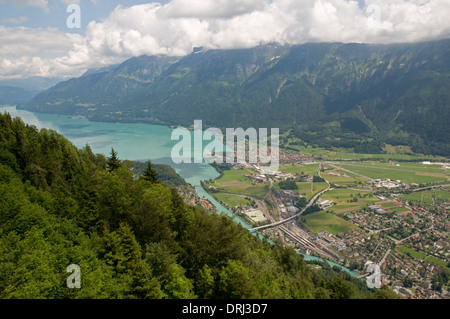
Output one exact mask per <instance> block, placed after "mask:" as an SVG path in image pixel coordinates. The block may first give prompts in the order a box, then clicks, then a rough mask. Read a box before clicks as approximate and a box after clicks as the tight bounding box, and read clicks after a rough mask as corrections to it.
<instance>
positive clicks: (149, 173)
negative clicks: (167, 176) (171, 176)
mask: <svg viewBox="0 0 450 319" xmlns="http://www.w3.org/2000/svg"><path fill="white" fill-rule="evenodd" d="M157 175H158V173H157V172H156V171H155V170H154V169H153V166H152V162H150V161H148V162H147V169H146V170H145V172H144V173H143V174H142V176H141V177H142V179H144V180H146V181H148V182H151V183H158V182H159V181H158V178H157V177H156V176H157Z"/></svg>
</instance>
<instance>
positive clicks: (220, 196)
mask: <svg viewBox="0 0 450 319" xmlns="http://www.w3.org/2000/svg"><path fill="white" fill-rule="evenodd" d="M213 195H214V197H215V198H216V199H217V200H218V201H223V202H225V203H227V204H228V205H229V206H230V207H235V206H239V205H241V206H246V205H250V203H251V202H250V201H249V200H247V199H245V198H243V197H240V196H237V195H231V194H225V193H214V194H213Z"/></svg>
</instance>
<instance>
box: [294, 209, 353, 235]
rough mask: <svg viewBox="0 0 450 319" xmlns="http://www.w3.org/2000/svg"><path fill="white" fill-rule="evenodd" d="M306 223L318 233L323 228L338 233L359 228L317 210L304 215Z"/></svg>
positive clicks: (312, 230) (313, 231)
mask: <svg viewBox="0 0 450 319" xmlns="http://www.w3.org/2000/svg"><path fill="white" fill-rule="evenodd" d="M302 218H303V219H304V220H305V222H304V225H305V226H306V227H307V228H308V229H309V230H310V231H311V232H312V233H315V234H317V233H318V232H320V231H322V230H326V231H328V232H329V233H331V234H333V235H336V234H339V233H342V232H345V231H348V230H350V229H355V228H357V226H356V225H354V224H352V223H350V222H348V221H346V220H344V219H342V218H340V217H338V216H336V215H334V214H331V213H327V212H325V211H320V212H316V213H313V214H310V215H306V216H304V217H302Z"/></svg>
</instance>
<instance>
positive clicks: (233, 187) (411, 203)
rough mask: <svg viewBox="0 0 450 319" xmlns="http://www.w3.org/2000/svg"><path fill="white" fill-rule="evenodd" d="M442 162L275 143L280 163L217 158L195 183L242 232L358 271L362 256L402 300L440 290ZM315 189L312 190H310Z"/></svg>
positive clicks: (444, 219)
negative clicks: (307, 151) (324, 153)
mask: <svg viewBox="0 0 450 319" xmlns="http://www.w3.org/2000/svg"><path fill="white" fill-rule="evenodd" d="M447 168H448V164H445V163H440V165H431V164H429V163H422V162H420V163H418V162H406V163H403V162H399V163H394V162H374V161H372V162H361V161H357V162H350V161H336V160H324V159H320V160H317V159H315V158H314V157H311V156H306V155H304V154H302V153H299V152H285V151H284V150H281V151H280V170H279V171H277V172H272V171H267V170H264V168H261V167H259V166H258V165H254V164H246V163H237V164H234V165H229V164H227V165H222V166H220V167H219V169H220V170H221V172H222V174H221V175H222V176H221V178H219V179H218V180H214V181H204V182H203V187H204V188H205V189H206V190H207V191H208V192H209V193H210V194H211V195H212V196H213V197H215V198H216V199H217V200H218V201H219V202H220V203H221V204H222V205H224V206H225V207H226V208H228V209H229V210H230V211H232V212H233V213H235V214H236V215H237V216H239V217H240V218H242V219H244V220H245V221H246V222H247V223H249V224H250V225H252V227H253V228H252V230H253V231H257V232H259V233H260V234H262V235H263V236H265V237H266V238H268V239H270V240H272V241H274V242H279V243H281V244H283V245H288V246H292V247H294V248H295V249H296V250H297V251H298V252H299V253H301V254H303V255H304V256H305V258H306V260H308V259H309V258H324V259H327V260H330V261H333V262H336V263H338V264H340V265H342V266H345V267H347V268H348V269H349V270H351V271H353V272H355V273H357V274H358V275H359V276H358V277H359V278H361V279H364V278H365V277H366V276H367V275H368V273H367V272H366V265H367V263H368V262H372V263H376V264H377V265H379V266H380V269H381V272H382V284H383V285H387V286H388V287H390V288H391V289H392V290H393V291H394V292H396V293H397V294H399V295H401V296H403V297H404V298H411V299H423V298H436V299H442V298H450V294H449V293H448V284H449V279H450V278H449V274H450V262H449V252H450V240H449V229H450V219H449V214H448V213H449V207H450V187H449V186H450V183H449V173H447ZM319 194H320V196H318V195H319Z"/></svg>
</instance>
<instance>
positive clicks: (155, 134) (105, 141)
mask: <svg viewBox="0 0 450 319" xmlns="http://www.w3.org/2000/svg"><path fill="white" fill-rule="evenodd" d="M0 112H1V113H4V112H7V113H10V114H11V116H12V117H16V116H19V117H21V118H22V120H23V121H24V122H25V123H27V124H29V125H34V126H36V127H37V128H39V129H42V128H48V129H53V130H55V131H57V132H58V133H60V134H62V135H63V136H64V137H66V138H67V139H68V140H70V141H71V142H72V143H73V144H74V145H75V146H77V147H78V148H81V147H84V146H86V145H87V144H88V145H89V146H90V147H91V148H92V151H93V152H94V153H100V154H104V155H105V156H108V155H109V154H110V153H111V148H114V150H115V151H117V153H118V156H119V158H120V159H128V160H132V161H147V160H151V161H152V162H153V163H156V164H167V165H170V166H172V167H173V168H174V169H175V170H176V172H177V173H178V174H179V175H180V176H181V177H183V178H184V179H185V180H186V181H187V182H188V183H190V184H191V185H192V186H194V187H195V189H196V190H197V193H198V194H199V196H200V197H205V198H207V199H208V200H210V201H211V202H212V203H213V204H214V205H215V206H216V209H217V210H218V211H219V212H223V213H225V214H227V215H229V216H232V217H233V219H234V221H235V222H237V223H239V224H241V225H242V226H243V227H245V228H247V229H250V228H251V227H250V226H249V225H248V224H247V223H245V222H244V221H243V220H241V219H240V218H239V217H237V216H235V215H234V214H233V213H231V212H230V211H229V210H227V209H226V208H225V207H223V206H222V205H221V204H220V203H218V202H217V201H216V200H215V199H214V198H213V197H212V196H211V195H209V194H208V193H207V192H206V191H205V190H204V189H203V187H202V186H201V183H200V181H202V180H209V179H215V178H217V177H218V176H219V173H218V172H217V171H216V170H215V169H214V168H213V167H212V166H211V165H209V164H207V163H202V164H195V163H192V164H175V163H174V162H173V161H172V157H171V152H172V148H173V147H174V146H175V145H176V144H177V143H178V142H179V141H172V140H171V136H172V131H173V130H172V129H170V128H169V127H166V126H160V125H150V124H135V123H110V122H92V121H89V120H88V119H84V118H72V117H71V116H68V115H56V114H45V113H34V112H29V111H24V110H17V109H16V108H15V107H9V106H8V107H6V106H1V107H0ZM205 144H206V143H205ZM204 146H205V145H204ZM302 255H303V254H302ZM303 256H304V258H305V260H318V258H317V257H314V256H309V255H303ZM327 262H328V263H329V264H330V265H331V266H338V267H339V268H341V269H343V270H345V271H347V272H349V273H350V274H351V275H352V276H354V277H357V276H359V274H357V273H355V272H353V271H350V270H349V269H347V268H345V267H343V266H341V265H338V264H336V263H334V262H331V261H327Z"/></svg>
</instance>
